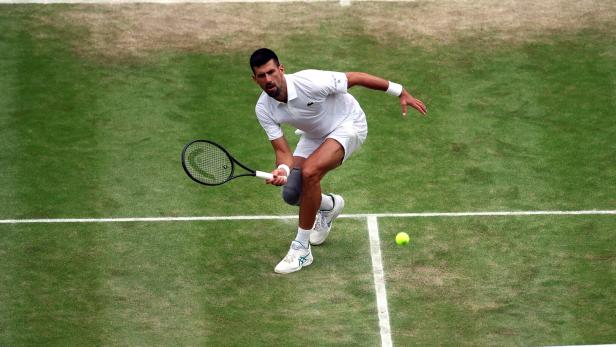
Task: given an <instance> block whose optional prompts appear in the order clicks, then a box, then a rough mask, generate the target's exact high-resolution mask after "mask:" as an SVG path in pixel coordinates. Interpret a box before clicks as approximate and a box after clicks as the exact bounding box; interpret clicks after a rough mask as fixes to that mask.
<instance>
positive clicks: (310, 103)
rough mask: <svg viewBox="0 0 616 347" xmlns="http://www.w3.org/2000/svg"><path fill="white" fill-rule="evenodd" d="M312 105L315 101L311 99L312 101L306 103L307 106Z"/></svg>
mask: <svg viewBox="0 0 616 347" xmlns="http://www.w3.org/2000/svg"><path fill="white" fill-rule="evenodd" d="M312 105H314V101H310V102H308V103H307V104H306V106H308V107H310V106H312Z"/></svg>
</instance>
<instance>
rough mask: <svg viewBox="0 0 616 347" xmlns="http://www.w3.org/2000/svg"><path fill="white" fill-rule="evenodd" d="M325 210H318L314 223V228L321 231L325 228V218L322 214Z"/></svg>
mask: <svg viewBox="0 0 616 347" xmlns="http://www.w3.org/2000/svg"><path fill="white" fill-rule="evenodd" d="M324 214H325V212H323V211H319V213H318V214H317V219H316V221H315V223H314V230H316V231H322V230H326V229H327V218H326V217H325V216H324Z"/></svg>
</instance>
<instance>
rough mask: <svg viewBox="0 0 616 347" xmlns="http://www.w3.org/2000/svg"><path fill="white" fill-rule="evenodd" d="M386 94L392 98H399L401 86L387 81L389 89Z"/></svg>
mask: <svg viewBox="0 0 616 347" xmlns="http://www.w3.org/2000/svg"><path fill="white" fill-rule="evenodd" d="M386 93H387V94H389V95H393V96H400V95H401V94H402V85H401V84H398V83H394V82H392V81H389V87H387V91H386Z"/></svg>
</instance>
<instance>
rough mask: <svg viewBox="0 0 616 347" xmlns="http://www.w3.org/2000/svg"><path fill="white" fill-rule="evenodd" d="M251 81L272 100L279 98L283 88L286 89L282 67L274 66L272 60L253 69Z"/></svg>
mask: <svg viewBox="0 0 616 347" xmlns="http://www.w3.org/2000/svg"><path fill="white" fill-rule="evenodd" d="M252 79H253V80H254V81H255V82H257V84H258V85H259V87H261V89H263V90H264V91H265V92H266V93H267V95H269V96H271V97H272V98H274V99H276V98H278V97H280V95H281V93H282V92H283V90H284V88H286V83H285V80H284V66H282V65H280V66H276V62H275V61H274V60H273V59H272V60H270V61H268V62H267V63H265V64H263V65H261V66H257V67H254V74H253V75H252Z"/></svg>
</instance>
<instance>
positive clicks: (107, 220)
mask: <svg viewBox="0 0 616 347" xmlns="http://www.w3.org/2000/svg"><path fill="white" fill-rule="evenodd" d="M570 215H616V210H586V211H501V212H499V211H495V212H418V213H357V214H341V215H340V216H338V218H358V219H359V218H369V217H377V218H387V217H391V218H421V217H424V218H427V217H503V216H570ZM276 219H297V215H293V216H274V215H272V216H267V215H265V216H197V217H126V218H125V217H119V218H38V219H37V218H35V219H0V224H29V223H117V222H191V221H221V220H276Z"/></svg>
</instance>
